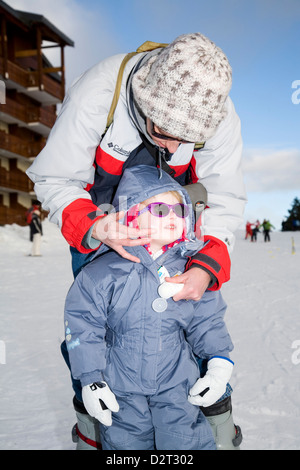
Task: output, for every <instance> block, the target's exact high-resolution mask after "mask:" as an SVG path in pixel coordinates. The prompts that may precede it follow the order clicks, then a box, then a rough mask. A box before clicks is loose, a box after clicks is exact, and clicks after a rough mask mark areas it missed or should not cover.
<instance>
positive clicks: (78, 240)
mask: <svg viewBox="0 0 300 470" xmlns="http://www.w3.org/2000/svg"><path fill="white" fill-rule="evenodd" d="M101 217H104V214H103V212H101V211H100V210H99V209H98V207H97V206H95V204H93V202H92V201H91V200H89V199H84V198H83V199H76V201H73V202H71V204H69V205H68V206H67V207H66V208H65V209H64V210H63V213H62V229H61V232H62V234H63V236H64V237H65V239H66V240H67V242H68V243H69V245H71V246H73V247H75V248H76V249H77V250H78V251H80V253H90V252H92V251H94V249H92V248H89V247H88V246H86V245H85V244H84V236H85V235H86V233H87V232H88V231H89V229H90V228H91V226H92V225H93V224H94V223H95V222H96V220H98V219H101Z"/></svg>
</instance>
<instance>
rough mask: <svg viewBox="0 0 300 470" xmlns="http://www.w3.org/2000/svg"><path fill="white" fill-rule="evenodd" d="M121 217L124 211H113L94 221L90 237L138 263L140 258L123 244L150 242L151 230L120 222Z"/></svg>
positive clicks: (135, 244) (133, 244)
mask: <svg viewBox="0 0 300 470" xmlns="http://www.w3.org/2000/svg"><path fill="white" fill-rule="evenodd" d="M122 217H124V212H113V213H111V214H108V215H106V216H105V217H102V218H101V219H99V220H98V221H97V222H96V223H95V225H94V228H93V233H92V237H93V238H95V239H96V240H100V241H101V242H102V243H105V245H107V246H109V247H110V248H112V249H113V250H115V251H116V252H117V253H119V255H120V256H122V257H123V258H126V259H128V260H130V261H134V262H136V263H139V262H140V259H139V258H137V257H136V256H133V255H131V254H129V253H128V252H127V251H126V250H125V249H124V246H137V245H145V244H146V243H150V241H151V237H150V235H151V234H152V232H153V231H151V230H148V229H144V230H142V229H141V230H140V229H136V228H133V227H127V226H126V225H123V224H120V223H119V220H120V219H122Z"/></svg>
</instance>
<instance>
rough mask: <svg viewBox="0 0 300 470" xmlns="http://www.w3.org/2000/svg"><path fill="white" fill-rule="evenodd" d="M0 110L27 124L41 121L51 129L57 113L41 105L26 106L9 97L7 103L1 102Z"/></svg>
mask: <svg viewBox="0 0 300 470" xmlns="http://www.w3.org/2000/svg"><path fill="white" fill-rule="evenodd" d="M0 111H1V112H2V113H5V114H8V115H9V116H13V117H14V118H15V119H18V120H19V121H22V122H25V123H26V124H30V123H33V122H40V123H41V124H44V125H45V126H47V127H49V128H50V129H51V128H52V126H53V125H54V123H55V120H56V115H55V114H53V112H51V111H48V110H47V109H45V108H42V107H39V106H35V107H34V106H25V105H23V104H20V103H18V102H16V101H14V100H12V99H11V98H8V97H6V103H5V104H0Z"/></svg>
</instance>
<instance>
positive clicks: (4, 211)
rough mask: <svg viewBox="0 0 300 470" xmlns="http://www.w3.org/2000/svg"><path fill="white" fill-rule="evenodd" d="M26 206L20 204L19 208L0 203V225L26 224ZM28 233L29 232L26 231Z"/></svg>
mask: <svg viewBox="0 0 300 470" xmlns="http://www.w3.org/2000/svg"><path fill="white" fill-rule="evenodd" d="M25 212H26V208H25V207H23V206H20V208H19V209H16V208H12V207H7V206H4V205H1V204H0V225H6V224H18V225H23V226H25V225H27V224H26V221H25ZM28 235H29V232H28Z"/></svg>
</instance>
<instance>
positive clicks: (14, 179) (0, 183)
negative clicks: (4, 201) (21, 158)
mask: <svg viewBox="0 0 300 470" xmlns="http://www.w3.org/2000/svg"><path fill="white" fill-rule="evenodd" d="M0 187H3V188H5V189H9V190H10V191H17V192H24V193H30V192H32V191H33V183H32V181H31V180H30V179H29V178H28V176H27V175H26V173H23V172H22V171H21V170H15V171H7V170H6V169H5V168H3V167H1V166H0Z"/></svg>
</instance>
